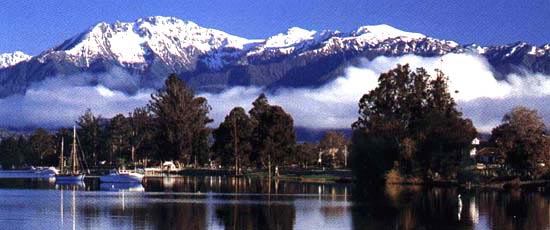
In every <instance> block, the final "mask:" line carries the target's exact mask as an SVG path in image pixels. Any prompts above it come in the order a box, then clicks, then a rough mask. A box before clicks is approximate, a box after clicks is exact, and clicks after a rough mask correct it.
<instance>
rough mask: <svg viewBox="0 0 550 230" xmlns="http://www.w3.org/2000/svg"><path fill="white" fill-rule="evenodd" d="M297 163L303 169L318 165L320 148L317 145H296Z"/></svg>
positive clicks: (306, 143)
mask: <svg viewBox="0 0 550 230" xmlns="http://www.w3.org/2000/svg"><path fill="white" fill-rule="evenodd" d="M294 155H295V157H294V159H295V161H293V163H295V164H298V165H299V166H301V167H302V168H308V167H310V166H314V165H316V164H317V159H318V148H317V146H316V145H315V144H313V143H309V142H304V143H300V144H297V145H296V153H295V154H294Z"/></svg>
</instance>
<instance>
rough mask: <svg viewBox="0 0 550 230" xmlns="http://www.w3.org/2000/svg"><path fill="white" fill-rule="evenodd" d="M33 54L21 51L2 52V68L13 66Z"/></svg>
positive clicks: (26, 59) (0, 65) (0, 63)
mask: <svg viewBox="0 0 550 230" xmlns="http://www.w3.org/2000/svg"><path fill="white" fill-rule="evenodd" d="M31 58H32V56H30V55H27V54H25V53H23V52H21V51H15V52H13V53H4V54H0V69H2V68H6V67H10V66H13V65H15V64H18V63H19V62H23V61H28V60H29V59H31Z"/></svg>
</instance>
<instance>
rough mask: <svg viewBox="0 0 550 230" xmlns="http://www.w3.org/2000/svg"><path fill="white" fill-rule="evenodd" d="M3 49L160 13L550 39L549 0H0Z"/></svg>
mask: <svg viewBox="0 0 550 230" xmlns="http://www.w3.org/2000/svg"><path fill="white" fill-rule="evenodd" d="M0 6H1V7H0V31H2V32H1V33H0V53H5V52H13V51H15V50H21V51H23V52H26V53H29V54H32V55H36V54H38V53H40V52H41V51H43V50H46V49H48V48H51V47H53V46H54V45H56V44H59V43H61V42H62V41H63V40H64V39H67V38H69V37H71V36H73V35H75V34H77V33H79V32H82V31H83V30H85V29H86V28H88V27H90V26H92V25H94V24H96V23H98V22H101V21H106V22H114V21H116V20H121V21H133V20H135V19H137V18H139V17H145V16H153V15H162V16H175V17H178V18H181V19H184V20H191V21H194V22H196V23H197V24H199V25H201V26H205V27H211V28H216V29H220V30H223V31H226V32H229V33H231V34H234V35H238V36H242V37H247V38H264V37H267V36H270V35H273V34H276V33H279V32H284V31H286V29H287V28H289V27H292V26H299V27H302V28H306V29H313V30H322V29H337V30H340V31H346V32H347V31H351V30H354V29H355V28H357V27H359V26H361V25H373V24H389V25H391V26H394V27H396V28H399V29H402V30H406V31H411V32H419V33H423V34H426V35H429V36H432V37H436V38H442V39H449V40H454V41H457V42H459V43H463V44H465V43H478V44H482V45H492V44H504V43H512V42H516V41H527V42H529V43H532V44H537V45H541V44H546V43H550V1H548V0H530V1H506V0H503V1H496V0H491V1H489V0H485V1H480V0H462V1H441V0H439V1H435V0H430V1H413V0H406V1H392V0H381V1H365V0H362V1H361V0H337V1H334V0H330V1H324V0H323V1H321V0H319V1H305V0H304V1H296V0H276V1H271V0H262V1H258V0H240V1H228V0H225V1H218V0H209V1H204V0H203V1H201V0H198V1H195V0H193V1H189V0H186V1H182V0H179V1H170V0H165V1H161V0H157V1H131V0H121V1H108V0H103V1H96V0H88V1H68V0H67V1H60V0H49V1H38V0H34V1H9V0H2V1H0Z"/></svg>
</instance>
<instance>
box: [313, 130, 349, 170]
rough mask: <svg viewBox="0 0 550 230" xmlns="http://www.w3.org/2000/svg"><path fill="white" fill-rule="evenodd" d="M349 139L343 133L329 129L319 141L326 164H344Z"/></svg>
mask: <svg viewBox="0 0 550 230" xmlns="http://www.w3.org/2000/svg"><path fill="white" fill-rule="evenodd" d="M347 146H348V140H347V139H346V137H345V136H344V134H343V133H340V132H335V131H328V132H326V133H325V136H324V137H323V139H322V140H321V141H320V142H319V150H320V151H321V152H322V153H323V154H322V161H323V164H324V165H326V166H332V167H336V166H344V163H345V159H344V158H345V157H346V154H347V153H346V152H347Z"/></svg>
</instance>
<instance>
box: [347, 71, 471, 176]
mask: <svg viewBox="0 0 550 230" xmlns="http://www.w3.org/2000/svg"><path fill="white" fill-rule="evenodd" d="M436 72H437V76H435V78H432V77H431V76H430V75H428V73H427V72H426V71H425V70H424V69H423V68H419V69H417V70H416V71H411V70H410V68H409V66H408V65H404V66H402V65H398V66H397V67H396V68H395V69H392V70H390V71H388V72H387V73H382V74H381V75H380V77H379V78H378V87H376V88H375V89H373V90H372V91H370V92H369V93H367V94H365V95H363V97H362V98H361V100H360V101H359V118H358V120H357V121H356V122H354V123H353V125H352V127H353V130H354V132H353V138H352V142H353V148H352V154H351V155H352V156H351V157H352V163H353V165H352V167H353V169H354V173H355V176H356V177H358V178H373V179H375V180H377V179H381V178H383V176H384V175H385V173H386V172H387V171H388V170H389V169H391V168H395V167H397V169H399V170H400V171H401V173H404V174H407V175H414V176H422V177H428V178H430V177H431V176H432V175H431V173H430V172H438V173H439V174H441V175H443V176H446V177H454V176H456V175H455V174H456V171H457V169H458V165H459V164H460V163H461V161H462V158H463V157H464V156H465V153H466V152H467V150H468V149H469V147H470V142H471V140H472V139H473V138H474V137H475V135H476V134H477V132H476V130H475V128H474V127H473V124H472V122H471V121H470V120H468V119H463V118H462V114H461V113H460V112H459V111H457V110H456V108H455V107H456V103H455V102H454V100H453V98H452V97H451V94H450V93H449V92H448V86H447V78H446V77H445V75H444V74H443V73H442V72H441V71H438V70H436Z"/></svg>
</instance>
